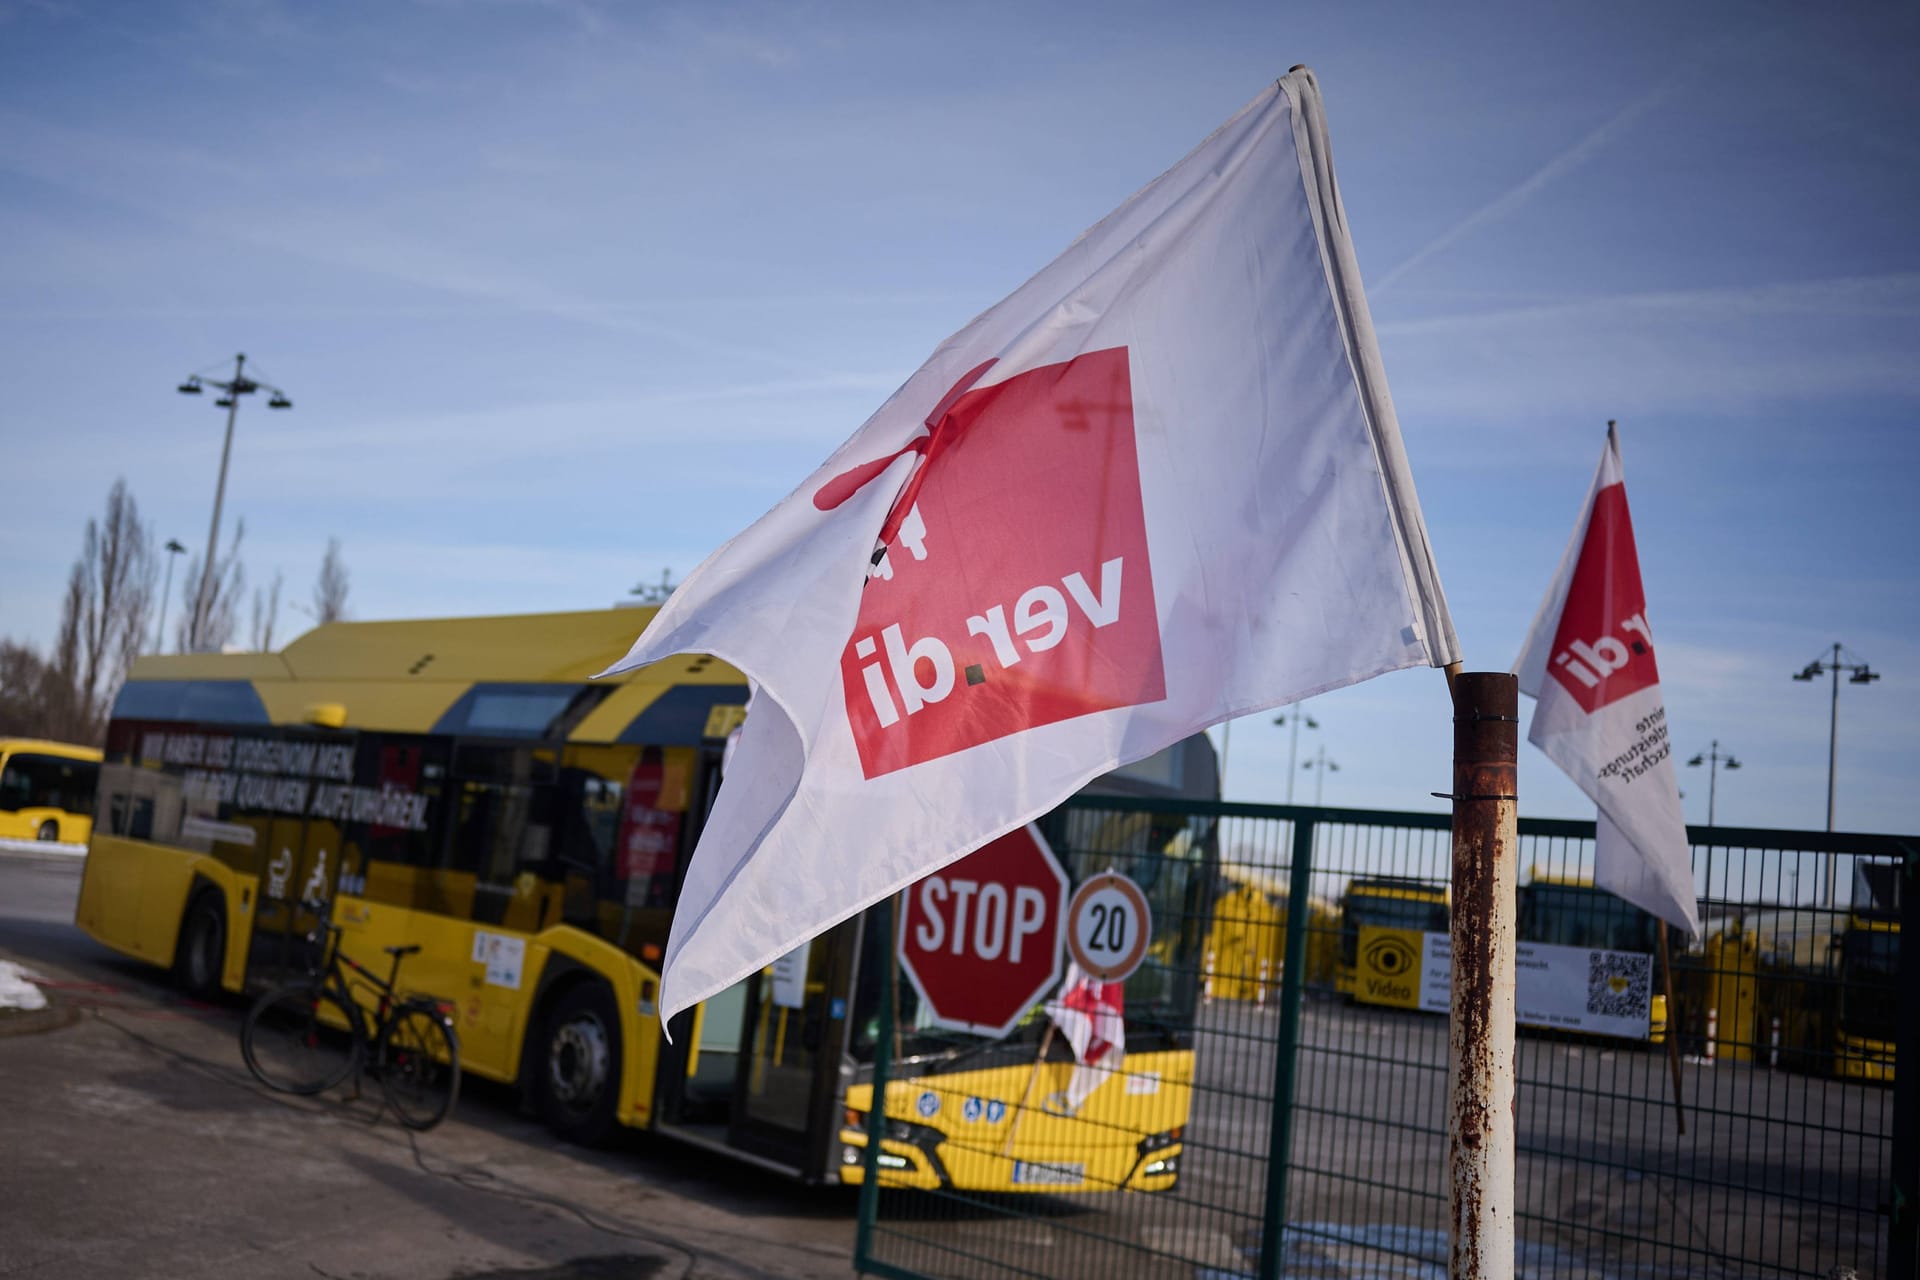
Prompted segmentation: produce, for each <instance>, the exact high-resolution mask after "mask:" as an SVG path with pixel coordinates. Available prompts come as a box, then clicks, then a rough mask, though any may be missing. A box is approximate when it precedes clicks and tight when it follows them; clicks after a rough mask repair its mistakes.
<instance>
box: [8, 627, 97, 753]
mask: <svg viewBox="0 0 1920 1280" xmlns="http://www.w3.org/2000/svg"><path fill="white" fill-rule="evenodd" d="M89 732H90V726H88V725H87V724H86V723H84V717H82V716H81V714H80V712H79V708H78V707H77V706H75V705H74V699H73V685H72V684H71V683H69V682H68V680H67V678H66V676H65V675H64V674H62V673H61V672H59V671H56V670H54V668H53V666H52V665H51V664H50V663H48V661H47V660H46V659H45V658H43V657H41V656H40V655H39V654H37V653H35V652H34V651H33V650H32V649H30V648H28V647H27V646H26V645H23V644H16V643H15V642H14V641H12V640H0V736H6V737H20V738H53V739H55V740H57V741H62V742H74V741H84V740H85V739H86V738H87V735H88V733H89Z"/></svg>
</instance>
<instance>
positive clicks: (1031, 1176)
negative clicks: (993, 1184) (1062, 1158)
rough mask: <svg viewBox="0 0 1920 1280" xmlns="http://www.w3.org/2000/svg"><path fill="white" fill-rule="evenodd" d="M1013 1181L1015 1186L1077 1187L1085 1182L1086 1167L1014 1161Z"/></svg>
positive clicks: (1082, 1165)
mask: <svg viewBox="0 0 1920 1280" xmlns="http://www.w3.org/2000/svg"><path fill="white" fill-rule="evenodd" d="M1013 1180H1014V1183H1015V1184H1016V1185H1024V1186H1029V1187H1077V1186H1079V1185H1080V1184H1081V1183H1083V1182H1085V1181H1086V1180H1087V1166H1085V1165H1084V1164H1043V1163H1039V1162H1028V1161H1026V1160H1015V1161H1014V1162H1013Z"/></svg>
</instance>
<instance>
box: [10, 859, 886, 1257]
mask: <svg viewBox="0 0 1920 1280" xmlns="http://www.w3.org/2000/svg"><path fill="white" fill-rule="evenodd" d="M79 871H80V861H79V860H78V859H75V858H72V857H68V856H61V855H57V854H56V855H51V856H48V855H43V854H36V853H32V852H29V853H20V852H18V851H13V850H9V851H5V852H0V958H5V959H10V960H14V961H16V962H18V963H20V964H22V965H24V966H25V967H27V968H28V969H29V970H31V971H32V972H34V973H35V974H37V975H39V976H40V977H42V978H44V979H45V980H46V982H45V989H46V990H47V992H48V994H49V995H50V996H51V997H52V998H53V1001H54V1007H55V1010H56V1013H57V1016H55V1017H54V1018H52V1019H44V1018H43V1019H39V1020H37V1022H36V1021H32V1020H30V1019H32V1017H33V1016H32V1015H25V1016H23V1015H18V1014H11V1015H4V1018H5V1020H4V1021H0V1126H3V1127H4V1132H5V1138H4V1141H0V1277H12V1276H22V1277H26V1276H31V1277H35V1278H38V1277H66V1276H86V1277H100V1278H102V1280H116V1278H121V1277H124V1278H127V1280H133V1278H136V1277H139V1278H145V1277H174V1276H188V1275H191V1276H196V1277H206V1278H207V1280H225V1278H227V1277H232V1278H234V1280H239V1278H240V1277H247V1278H249V1280H251V1278H254V1277H281V1276H287V1277H302V1278H305V1280H311V1278H312V1277H315V1276H319V1277H324V1278H331V1280H348V1278H351V1280H385V1278H387V1277H410V1278H419V1280H456V1278H458V1280H493V1278H495V1277H500V1278H503V1280H504V1278H505V1277H516V1278H519V1280H644V1278H650V1277H662V1278H663V1280H680V1278H681V1277H712V1278H715V1280H718V1278H721V1277H755V1278H757V1277H816V1276H818V1277H826V1276H832V1277H842V1276H846V1275H849V1274H851V1272H852V1245H853V1226H854V1204H853V1199H852V1195H851V1193H850V1192H847V1191H844V1190H837V1189H835V1190H824V1191H823V1190H820V1189H808V1188H803V1187H800V1186H797V1185H795V1184H793V1183H790V1182H787V1181H784V1180H781V1179H779V1178H777V1177H774V1176H772V1175H766V1174H762V1173H760V1172H759V1171H757V1170H754V1169H751V1168H748V1167H745V1166H742V1165H740V1164H739V1163H737V1162H734V1161H730V1160H726V1159H724V1158H720V1157H716V1156H711V1155H708V1154H707V1153H704V1152H699V1151H694V1150H690V1149H688V1148H685V1147H682V1146H679V1145H676V1144H673V1143H671V1142H669V1141H666V1140H664V1139H660V1138H657V1137H654V1136H652V1135H645V1134H633V1135H629V1136H628V1137H627V1139H626V1140H625V1141H624V1142H622V1143H620V1144H618V1145H617V1146H615V1147H614V1148H612V1149H610V1150H606V1151H594V1152H589V1151H582V1150H579V1149H575V1148H568V1147H563V1146H560V1145H558V1144H556V1143H555V1142H554V1141H553V1139H552V1138H551V1137H550V1136H549V1135H548V1134H547V1132H546V1130H545V1128H544V1127H542V1126H541V1125H539V1124H538V1123H537V1122H535V1121H534V1120H532V1119H530V1118H528V1117H525V1116H523V1115H521V1114H520V1112H519V1109H518V1106H517V1101H516V1098H515V1096H514V1095H513V1093H512V1092H511V1091H510V1090H505V1089H501V1088H498V1087H495V1086H489V1085H487V1084H485V1083H484V1082H477V1081H469V1082H467V1083H466V1084H465V1085H464V1086H463V1088H462V1092H461V1097H460V1103H459V1109H458V1110H457V1111H456V1113H455V1115H454V1116H453V1118H452V1119H450V1120H449V1121H447V1122H446V1123H445V1124H443V1125H441V1126H440V1127H439V1128H437V1129H434V1130H432V1131H430V1132H428V1133H426V1134H422V1135H418V1136H415V1135H411V1134H410V1133H409V1132H408V1131H407V1130H405V1129H403V1128H401V1127H400V1126H399V1125H398V1124H397V1123H396V1122H395V1121H394V1120H393V1119H392V1118H391V1117H390V1116H388V1115H385V1114H383V1111H382V1108H381V1107H380V1105H379V1099H378V1092H377V1087H376V1088H375V1089H374V1090H373V1091H371V1092H369V1093H367V1094H365V1095H364V1096H362V1097H361V1098H359V1099H357V1100H355V1099H350V1098H348V1097H347V1096H345V1094H344V1093H336V1094H333V1095H328V1096H326V1097H322V1098H319V1099H294V1098H289V1097H286V1096H283V1095H279V1094H274V1093H271V1092H269V1091H267V1090H265V1089H263V1088H261V1087H260V1086H259V1085H258V1084H257V1083H256V1082H255V1081H254V1080H253V1079H252V1077H251V1076H249V1075H248V1073H247V1071H246V1069H245V1067H244V1065H243V1064H242V1062H241V1059H240V1053H239V1047H238V1036H239V1026H240V1015H241V1012H242V1010H241V1007H240V1005H239V1004H238V1003H237V1002H223V1003H220V1004H214V1005H204V1004H198V1003H195V1002H191V1001H187V1000H185V999H183V998H181V997H179V996H178V995H176V994H175V993H174V992H173V991H172V990H171V989H170V988H169V987H168V986H167V985H166V982H165V975H164V974H162V973H160V972H159V971H157V970H152V969H148V968H146V967H145V966H142V965H139V964H136V963H134V962H132V961H128V960H122V959H120V958H118V957H117V956H115V955H114V954H113V953H111V952H109V951H107V950H106V949H105V948H103V947H100V946H99V945H98V944H96V943H94V942H93V941H92V940H91V939H89V938H87V937H86V936H85V935H84V934H82V933H81V932H80V931H79V930H77V929H75V928H74V927H73V925H72V923H71V920H72V914H73V903H74V899H75V897H76V896H77V894H78V888H79ZM49 1022H50V1023H51V1025H48V1024H49Z"/></svg>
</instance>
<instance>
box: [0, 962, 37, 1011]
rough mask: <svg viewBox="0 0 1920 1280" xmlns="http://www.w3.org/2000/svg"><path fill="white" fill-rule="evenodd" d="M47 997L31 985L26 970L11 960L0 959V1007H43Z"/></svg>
mask: <svg viewBox="0 0 1920 1280" xmlns="http://www.w3.org/2000/svg"><path fill="white" fill-rule="evenodd" d="M46 1007H47V997H46V995H45V994H44V993H43V992H42V991H41V990H40V988H38V987H36V986H34V985H33V983H32V981H30V980H29V979H28V977H27V971H26V970H25V969H22V968H21V967H20V966H19V965H17V964H15V963H13V961H11V960H0V1009H44V1008H46Z"/></svg>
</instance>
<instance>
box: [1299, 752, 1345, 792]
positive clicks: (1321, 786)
mask: <svg viewBox="0 0 1920 1280" xmlns="http://www.w3.org/2000/svg"><path fill="white" fill-rule="evenodd" d="M1300 767H1301V768H1302V769H1312V770H1313V771H1314V778H1313V804H1314V807H1315V808H1319V807H1320V801H1321V799H1322V798H1323V797H1324V796H1325V794H1326V789H1327V775H1328V774H1329V773H1338V772H1340V766H1339V765H1338V764H1336V763H1334V762H1333V761H1331V760H1329V759H1327V746H1326V744H1325V743H1324V742H1323V743H1321V744H1320V746H1319V748H1318V750H1316V751H1315V752H1314V757H1313V759H1311V760H1309V761H1307V762H1306V763H1305V764H1303V765H1301V766H1300Z"/></svg>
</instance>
